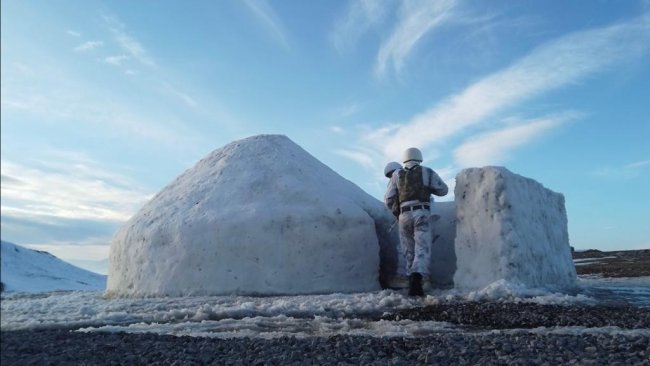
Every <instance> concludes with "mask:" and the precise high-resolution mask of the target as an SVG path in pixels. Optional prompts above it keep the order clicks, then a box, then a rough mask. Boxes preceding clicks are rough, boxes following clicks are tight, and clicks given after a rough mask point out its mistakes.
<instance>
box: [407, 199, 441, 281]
mask: <svg viewBox="0 0 650 366" xmlns="http://www.w3.org/2000/svg"><path fill="white" fill-rule="evenodd" d="M429 216H430V212H429V210H415V211H406V212H402V213H401V214H400V215H399V242H400V252H401V253H400V254H401V255H402V258H404V259H405V262H406V263H404V264H405V266H404V267H401V266H400V267H398V271H399V272H402V271H404V270H406V273H400V275H409V276H410V275H411V274H412V273H414V272H418V273H420V274H422V276H423V277H428V276H429V274H430V273H429V265H430V264H431V241H432V236H433V234H432V232H431V220H430V218H429Z"/></svg>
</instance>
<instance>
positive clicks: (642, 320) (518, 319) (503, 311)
mask: <svg viewBox="0 0 650 366" xmlns="http://www.w3.org/2000/svg"><path fill="white" fill-rule="evenodd" d="M614 256H615V257H616V258H609V259H607V260H603V262H602V263H594V264H590V265H586V266H580V267H578V270H579V271H578V272H579V273H589V274H599V275H602V276H606V277H617V276H631V277H634V276H648V275H650V272H649V270H650V251H646V250H643V251H627V252H616V253H614V252H611V253H610V252H599V253H596V252H595V251H590V252H576V253H574V257H575V258H577V259H579V258H594V257H614ZM371 318H373V319H374V320H378V319H383V320H389V321H390V320H398V319H411V320H415V321H424V320H434V321H445V322H449V323H453V324H457V325H459V326H462V327H464V330H465V331H463V332H462V333H453V332H452V333H440V334H436V335H429V336H424V337H419V338H410V339H409V338H373V337H362V336H335V337H329V338H325V337H319V338H316V337H315V338H305V339H297V338H289V337H284V338H277V339H273V340H263V339H250V338H241V339H231V340H222V339H216V338H199V337H176V336H170V335H156V334H127V333H79V332H74V331H72V330H71V329H62V328H58V329H34V330H21V331H2V332H0V346H1V347H0V364H2V366H7V365H21V366H22V365H67V364H69V365H144V364H146V365H205V364H215V365H292V364H293V365H371V364H372V365H424V364H439V365H477V364H478V365H480V364H490V365H492V364H495V365H571V364H578V365H626V366H627V365H650V337H648V335H647V334H648V332H647V330H648V329H650V308H641V307H634V306H628V305H620V306H603V305H600V306H559V305H538V304H531V303H519V304H515V303H499V302H454V303H442V304H438V305H432V306H427V307H423V308H415V309H409V310H405V311H400V312H396V313H394V314H384V315H382V316H379V315H376V316H371ZM555 326H583V327H589V328H593V327H606V326H615V327H618V328H622V329H629V330H632V331H630V332H627V333H620V332H619V333H611V332H610V333H603V334H596V333H591V334H579V335H567V334H557V333H549V332H542V333H540V332H526V331H521V330H520V331H509V329H532V328H537V327H555ZM635 329H643V330H645V333H644V334H638V333H635V332H634V330H635Z"/></svg>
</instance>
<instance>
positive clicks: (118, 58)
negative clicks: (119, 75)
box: [104, 55, 129, 66]
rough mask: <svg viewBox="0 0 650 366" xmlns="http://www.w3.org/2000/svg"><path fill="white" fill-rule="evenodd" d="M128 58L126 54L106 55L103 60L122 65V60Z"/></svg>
mask: <svg viewBox="0 0 650 366" xmlns="http://www.w3.org/2000/svg"><path fill="white" fill-rule="evenodd" d="M128 59H129V56H127V55H119V56H108V57H106V58H105V59H104V62H106V63H108V64H111V65H115V66H122V62H124V61H126V60H128Z"/></svg>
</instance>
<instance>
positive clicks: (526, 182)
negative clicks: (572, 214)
mask: <svg viewBox="0 0 650 366" xmlns="http://www.w3.org/2000/svg"><path fill="white" fill-rule="evenodd" d="M454 193H455V196H456V215H457V220H458V221H457V226H456V242H455V246H456V256H457V267H458V268H457V271H456V273H455V275H454V284H455V286H456V288H459V289H468V290H479V289H483V288H486V287H488V286H489V285H490V284H492V283H495V282H497V281H501V280H503V281H506V282H508V283H512V284H516V285H517V286H519V285H521V286H526V287H529V288H557V289H564V288H571V287H574V286H575V285H576V271H575V267H574V265H573V262H572V259H571V249H570V246H569V235H568V229H567V214H566V210H565V207H564V196H563V195H562V194H560V193H555V192H553V191H551V190H549V189H547V188H545V187H544V186H542V185H541V184H540V183H538V182H536V181H535V180H532V179H529V178H526V177H522V176H520V175H517V174H514V173H512V172H510V171H509V170H507V169H506V168H503V167H484V168H470V169H465V170H463V171H461V172H460V173H459V174H458V175H457V176H456V189H455V192H454Z"/></svg>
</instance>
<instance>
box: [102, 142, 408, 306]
mask: <svg viewBox="0 0 650 366" xmlns="http://www.w3.org/2000/svg"><path fill="white" fill-rule="evenodd" d="M392 222H393V218H392V214H391V213H390V211H389V210H388V209H387V208H386V207H385V206H384V204H383V203H382V202H380V201H379V200H377V199H375V198H374V197H372V196H370V195H368V194H367V193H365V192H364V191H363V190H362V189H361V188H359V187H358V186H356V185H355V184H353V183H352V182H350V181H348V180H346V179H344V178H342V177H341V176H340V175H338V174H337V173H336V172H334V171H333V170H331V169H330V168H329V167H327V166H326V165H324V164H323V163H321V162H320V161H318V160H317V159H316V158H314V157H313V156H311V155H310V154H309V153H307V152H306V151H305V150H303V149H302V148H301V147H299V146H298V145H296V144H295V143H294V142H292V141H291V140H290V139H288V138H287V137H285V136H279V135H260V136H254V137H250V138H246V139H243V140H239V141H235V142H233V143H230V144H228V145H226V146H224V147H223V148H220V149H217V150H215V151H213V152H212V153H211V154H209V155H208V156H207V157H206V158H204V159H202V160H201V161H199V162H198V163H197V164H196V165H195V166H194V167H193V168H191V169H189V170H187V171H186V172H185V173H183V174H182V175H180V176H179V177H178V178H176V179H175V180H174V181H173V182H172V183H171V184H169V185H168V186H167V187H165V188H164V189H163V190H162V191H160V192H159V193H158V194H157V195H156V196H155V197H154V198H153V199H151V200H150V201H149V202H148V203H147V204H145V206H144V207H143V208H142V209H141V210H140V211H139V212H138V213H137V214H136V215H134V216H133V217H132V218H131V219H130V220H129V221H128V222H127V223H126V224H125V225H124V226H123V227H121V228H120V230H118V232H117V233H116V234H115V237H114V239H113V242H112V244H111V249H110V255H109V271H108V284H107V295H109V296H183V295H221V294H257V295H260V294H264V295H273V294H316V293H332V292H361V291H372V290H378V289H380V280H381V281H382V282H383V281H386V279H387V278H388V277H389V276H391V275H392V274H393V273H394V271H395V269H396V265H397V264H396V263H397V250H396V248H395V245H396V243H397V242H398V239H397V234H396V232H395V230H393V232H391V231H390V226H391V224H392ZM380 260H381V262H380ZM380 265H381V268H380ZM380 269H381V278H380Z"/></svg>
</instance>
